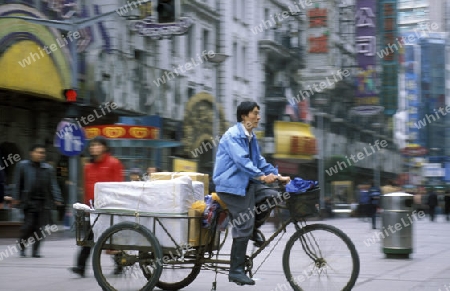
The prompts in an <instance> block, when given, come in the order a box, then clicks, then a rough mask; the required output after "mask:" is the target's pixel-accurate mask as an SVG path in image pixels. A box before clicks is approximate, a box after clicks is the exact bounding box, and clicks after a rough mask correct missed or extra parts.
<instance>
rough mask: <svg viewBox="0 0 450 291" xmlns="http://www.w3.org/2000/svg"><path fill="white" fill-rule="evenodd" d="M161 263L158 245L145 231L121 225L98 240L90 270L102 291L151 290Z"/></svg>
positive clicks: (159, 271) (157, 277) (160, 268)
mask: <svg viewBox="0 0 450 291" xmlns="http://www.w3.org/2000/svg"><path fill="white" fill-rule="evenodd" d="M161 260H162V250H161V246H160V244H159V242H158V240H157V239H156V237H155V236H154V235H153V233H152V232H151V231H150V230H149V229H148V228H146V227H144V226H142V225H140V224H137V223H134V222H121V223H118V224H115V225H113V226H111V227H110V228H108V229H107V230H106V231H105V232H104V233H103V234H102V235H101V236H100V237H99V239H98V240H97V242H96V244H95V246H94V251H93V254H92V267H93V269H94V275H95V278H96V279H97V282H98V284H99V285H100V287H102V289H103V290H107V291H116V290H117V291H128V290H130V291H131V290H134V291H135V290H139V291H151V290H153V288H154V287H155V286H156V283H157V282H158V280H159V277H160V276H161V272H162V269H163V267H162V265H161V263H160V262H161ZM143 268H144V269H143ZM143 270H144V272H143Z"/></svg>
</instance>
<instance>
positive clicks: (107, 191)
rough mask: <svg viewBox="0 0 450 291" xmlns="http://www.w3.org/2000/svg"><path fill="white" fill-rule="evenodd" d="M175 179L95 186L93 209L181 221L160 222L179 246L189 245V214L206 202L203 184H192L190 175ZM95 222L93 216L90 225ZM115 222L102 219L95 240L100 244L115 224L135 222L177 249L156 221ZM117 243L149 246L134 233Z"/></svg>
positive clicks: (116, 219) (106, 217) (122, 236)
mask: <svg viewBox="0 0 450 291" xmlns="http://www.w3.org/2000/svg"><path fill="white" fill-rule="evenodd" d="M152 176H153V174H152ZM172 178H173V177H170V179H167V180H162V179H158V180H154V181H146V182H103V183H96V184H95V192H94V201H95V205H94V207H95V209H96V210H113V211H116V210H124V211H126V210H128V211H133V212H134V211H135V212H138V213H150V214H152V215H154V216H155V217H164V216H177V217H180V218H160V221H161V223H162V224H163V226H164V227H165V228H166V229H167V232H168V233H169V234H170V235H171V236H172V238H173V239H174V240H175V242H176V243H177V244H178V245H186V244H188V241H187V240H188V229H189V220H188V219H187V217H188V210H189V208H190V207H191V205H192V204H193V203H194V202H195V201H198V200H203V199H204V193H205V190H204V184H203V183H202V182H199V181H192V179H191V178H190V176H189V175H179V177H177V178H173V179H172ZM183 217H185V218H183ZM96 218H97V214H92V215H91V222H93V221H94V220H95V219H96ZM112 218H113V221H112V222H111V216H110V215H107V214H101V215H99V217H98V219H97V222H96V223H95V225H94V227H93V231H94V240H97V239H98V237H99V236H100V235H101V234H102V233H103V232H104V231H105V230H106V229H108V228H109V227H110V226H111V225H112V224H117V223H120V222H123V221H132V222H137V223H139V224H141V225H143V226H145V227H147V228H148V229H150V230H151V231H152V232H153V233H154V234H155V236H156V237H157V239H158V240H159V243H160V244H161V246H162V247H175V246H176V245H175V243H174V242H173V241H172V239H171V238H170V237H169V236H168V234H167V232H166V231H165V230H164V229H163V228H162V227H161V226H160V225H159V223H158V222H156V223H155V222H154V218H153V217H133V216H120V215H114V216H113V217H112ZM154 223H155V224H154ZM154 225H155V227H154ZM114 239H115V244H121V245H137V246H145V245H148V243H147V242H146V240H145V238H143V237H141V236H140V235H138V234H137V233H135V232H132V233H129V234H128V233H127V234H125V233H124V232H121V233H120V234H118V235H116V236H115V237H114Z"/></svg>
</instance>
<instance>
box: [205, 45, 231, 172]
mask: <svg viewBox="0 0 450 291" xmlns="http://www.w3.org/2000/svg"><path fill="white" fill-rule="evenodd" d="M228 57H229V55H226V54H221V53H215V54H214V55H213V56H209V54H208V55H207V59H206V60H207V61H208V62H210V63H212V64H214V66H215V67H216V96H215V98H214V100H213V112H214V116H213V130H212V138H213V140H215V139H216V137H217V136H218V135H219V126H218V125H219V121H218V119H220V116H219V114H218V111H217V103H220V95H219V66H220V64H221V63H223V62H225V60H226V59H227V58H228ZM216 151H217V149H216V146H213V152H212V161H213V169H214V163H215V161H216Z"/></svg>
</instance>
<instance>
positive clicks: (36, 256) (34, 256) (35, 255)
mask: <svg viewBox="0 0 450 291" xmlns="http://www.w3.org/2000/svg"><path fill="white" fill-rule="evenodd" d="M32 257H33V258H42V256H41V255H38V254H33V256H32Z"/></svg>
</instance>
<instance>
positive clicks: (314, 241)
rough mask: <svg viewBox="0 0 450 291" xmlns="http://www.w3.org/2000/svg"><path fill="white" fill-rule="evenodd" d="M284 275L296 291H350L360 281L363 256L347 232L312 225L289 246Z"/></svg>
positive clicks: (284, 258)
mask: <svg viewBox="0 0 450 291" xmlns="http://www.w3.org/2000/svg"><path fill="white" fill-rule="evenodd" d="M283 271H284V274H285V276H286V279H287V280H288V282H289V284H290V285H291V286H292V288H293V289H294V290H295V291H310V290H327V291H340V290H345V291H347V290H351V289H352V288H353V286H354V285H355V282H356V279H357V278H358V275H359V256H358V252H357V251H356V248H355V245H354V244H353V243H352V241H351V240H350V238H349V237H348V236H347V235H346V234H345V233H344V232H342V231H341V230H339V229H337V228H336V227H334V226H331V225H326V224H312V225H307V226H305V227H303V228H302V229H301V230H299V231H297V232H296V233H294V234H293V235H292V237H291V238H290V239H289V241H288V242H287V244H286V248H285V249H284V253H283Z"/></svg>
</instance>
